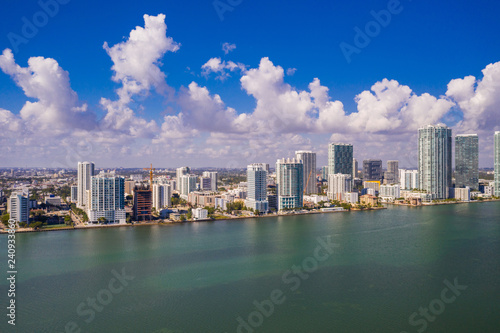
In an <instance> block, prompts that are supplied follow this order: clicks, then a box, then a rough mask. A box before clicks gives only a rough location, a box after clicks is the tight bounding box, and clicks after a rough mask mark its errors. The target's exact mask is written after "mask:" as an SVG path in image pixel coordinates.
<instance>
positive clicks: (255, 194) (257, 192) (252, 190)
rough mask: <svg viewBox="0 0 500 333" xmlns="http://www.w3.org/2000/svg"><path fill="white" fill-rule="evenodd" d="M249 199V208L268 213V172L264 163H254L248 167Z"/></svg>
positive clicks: (246, 203) (246, 204) (247, 204)
mask: <svg viewBox="0 0 500 333" xmlns="http://www.w3.org/2000/svg"><path fill="white" fill-rule="evenodd" d="M247 184H248V185H247V199H246V200H245V206H247V207H248V208H252V209H256V210H259V211H260V212H267V211H268V210H269V203H268V201H267V171H266V167H265V165H264V163H254V164H250V165H248V166H247Z"/></svg>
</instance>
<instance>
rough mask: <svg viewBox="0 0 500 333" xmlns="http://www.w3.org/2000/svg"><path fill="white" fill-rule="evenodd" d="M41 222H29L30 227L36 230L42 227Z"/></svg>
mask: <svg viewBox="0 0 500 333" xmlns="http://www.w3.org/2000/svg"><path fill="white" fill-rule="evenodd" d="M42 225H43V223H42V222H34V223H30V225H29V226H30V227H31V228H33V229H34V230H38V229H40V228H41V227H42Z"/></svg>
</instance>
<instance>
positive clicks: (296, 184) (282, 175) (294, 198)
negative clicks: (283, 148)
mask: <svg viewBox="0 0 500 333" xmlns="http://www.w3.org/2000/svg"><path fill="white" fill-rule="evenodd" d="M303 178H304V165H303V164H302V161H298V160H296V159H294V158H291V159H290V158H287V159H285V158H283V159H280V160H278V161H277V162H276V189H277V194H278V210H282V209H284V208H297V207H302V206H303V205H304V203H303V199H304V196H303V195H304V194H303V191H304V187H303V184H304V182H303Z"/></svg>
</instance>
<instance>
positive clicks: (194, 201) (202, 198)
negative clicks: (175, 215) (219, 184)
mask: <svg viewBox="0 0 500 333" xmlns="http://www.w3.org/2000/svg"><path fill="white" fill-rule="evenodd" d="M218 197H220V196H218V195H217V194H216V192H211V191H194V192H191V193H189V194H188V198H187V202H188V203H190V204H191V205H193V206H202V207H205V206H208V207H215V199H216V198H218Z"/></svg>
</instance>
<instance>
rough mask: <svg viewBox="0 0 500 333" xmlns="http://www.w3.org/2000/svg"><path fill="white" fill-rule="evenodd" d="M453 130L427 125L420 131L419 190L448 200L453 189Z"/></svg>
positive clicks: (441, 126)
mask: <svg viewBox="0 0 500 333" xmlns="http://www.w3.org/2000/svg"><path fill="white" fill-rule="evenodd" d="M451 171H452V165H451V128H448V127H447V126H445V125H436V126H434V125H427V126H426V127H422V128H420V129H419V130H418V174H419V189H421V190H424V191H426V192H427V193H430V194H431V195H432V197H433V198H434V199H447V198H448V197H449V191H450V187H451Z"/></svg>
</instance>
